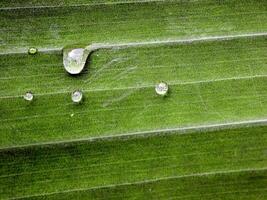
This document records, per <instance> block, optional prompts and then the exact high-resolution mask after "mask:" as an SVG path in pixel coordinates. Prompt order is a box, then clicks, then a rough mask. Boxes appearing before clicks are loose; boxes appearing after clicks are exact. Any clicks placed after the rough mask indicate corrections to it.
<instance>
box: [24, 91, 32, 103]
mask: <svg viewBox="0 0 267 200" xmlns="http://www.w3.org/2000/svg"><path fill="white" fill-rule="evenodd" d="M23 98H24V99H25V100H26V101H32V100H33V94H32V93H31V92H26V93H25V94H24V96H23Z"/></svg>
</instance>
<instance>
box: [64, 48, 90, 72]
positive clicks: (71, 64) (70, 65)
mask: <svg viewBox="0 0 267 200" xmlns="http://www.w3.org/2000/svg"><path fill="white" fill-rule="evenodd" d="M87 57H88V54H87V53H85V49H83V48H77V49H66V50H64V52H63V64H64V68H65V70H66V71H67V72H68V73H70V74H79V73H81V71H82V70H83V68H84V66H85V63H86V60H87Z"/></svg>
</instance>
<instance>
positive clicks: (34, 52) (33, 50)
mask: <svg viewBox="0 0 267 200" xmlns="http://www.w3.org/2000/svg"><path fill="white" fill-rule="evenodd" d="M37 51H38V50H37V49H36V48H35V47H31V48H29V49H28V53H29V54H30V55H34V54H36V53H37Z"/></svg>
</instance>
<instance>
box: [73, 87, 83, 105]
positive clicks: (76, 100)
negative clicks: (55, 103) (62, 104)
mask: <svg viewBox="0 0 267 200" xmlns="http://www.w3.org/2000/svg"><path fill="white" fill-rule="evenodd" d="M82 98H83V93H82V92H81V91H79V90H76V91H74V92H73V93H72V94H71V99H72V101H73V102H74V103H80V102H81V101H82Z"/></svg>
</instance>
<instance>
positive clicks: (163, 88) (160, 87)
mask: <svg viewBox="0 0 267 200" xmlns="http://www.w3.org/2000/svg"><path fill="white" fill-rule="evenodd" d="M155 90H156V93H157V94H158V95H160V96H165V95H167V93H168V90H169V87H168V84H167V83H165V82H161V83H159V84H157V85H156V87H155Z"/></svg>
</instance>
